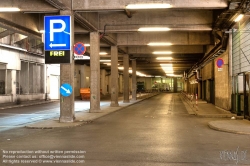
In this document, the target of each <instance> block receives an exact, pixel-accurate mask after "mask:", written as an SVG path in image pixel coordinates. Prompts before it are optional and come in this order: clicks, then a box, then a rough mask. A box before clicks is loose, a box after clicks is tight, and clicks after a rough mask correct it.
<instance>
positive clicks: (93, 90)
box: [89, 32, 101, 112]
mask: <svg viewBox="0 0 250 166" xmlns="http://www.w3.org/2000/svg"><path fill="white" fill-rule="evenodd" d="M90 46H91V47H90V110H89V112H101V109H100V56H99V52H100V36H99V33H98V32H91V33H90Z"/></svg>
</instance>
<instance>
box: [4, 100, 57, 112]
mask: <svg viewBox="0 0 250 166" xmlns="http://www.w3.org/2000/svg"><path fill="white" fill-rule="evenodd" d="M57 101H59V100H48V101H41V102H34V103H30V104H16V105H11V106H4V107H0V109H1V110H4V109H10V108H17V107H26V106H32V105H39V104H46V103H53V102H57Z"/></svg>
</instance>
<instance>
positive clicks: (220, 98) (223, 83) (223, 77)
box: [214, 51, 231, 110]
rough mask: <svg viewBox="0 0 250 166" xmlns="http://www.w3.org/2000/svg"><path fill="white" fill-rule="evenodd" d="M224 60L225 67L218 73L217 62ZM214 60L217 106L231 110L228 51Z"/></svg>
mask: <svg viewBox="0 0 250 166" xmlns="http://www.w3.org/2000/svg"><path fill="white" fill-rule="evenodd" d="M218 58H221V59H223V61H224V65H223V66H222V71H218V67H217V65H216V61H217V59H218ZM218 58H216V59H215V60H214V64H215V65H214V78H215V87H216V89H215V105H216V106H218V107H220V108H223V109H225V110H230V109H231V83H230V77H229V72H228V71H229V69H228V64H229V63H228V51H226V52H225V53H223V54H222V55H221V56H220V57H218Z"/></svg>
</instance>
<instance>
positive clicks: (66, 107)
mask: <svg viewBox="0 0 250 166" xmlns="http://www.w3.org/2000/svg"><path fill="white" fill-rule="evenodd" d="M60 14H61V15H70V16H71V27H70V29H71V39H70V40H71V41H70V42H71V46H73V45H74V13H73V12H72V11H71V10H64V11H61V13H60ZM72 55H73V50H70V63H68V64H61V65H60V86H61V85H62V84H64V83H68V84H70V85H71V86H72V89H74V71H75V69H74V68H75V63H74V61H73V60H72ZM74 96H75V95H74V90H73V91H72V94H71V95H70V96H68V97H63V96H62V95H60V118H59V121H60V122H73V121H74V119H75V98H74Z"/></svg>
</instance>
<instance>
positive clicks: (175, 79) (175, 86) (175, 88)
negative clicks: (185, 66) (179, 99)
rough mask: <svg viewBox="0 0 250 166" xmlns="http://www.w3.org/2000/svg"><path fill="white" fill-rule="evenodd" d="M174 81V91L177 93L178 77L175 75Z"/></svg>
mask: <svg viewBox="0 0 250 166" xmlns="http://www.w3.org/2000/svg"><path fill="white" fill-rule="evenodd" d="M173 81H174V93H176V92H177V78H176V77H174V78H173Z"/></svg>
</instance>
